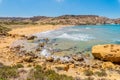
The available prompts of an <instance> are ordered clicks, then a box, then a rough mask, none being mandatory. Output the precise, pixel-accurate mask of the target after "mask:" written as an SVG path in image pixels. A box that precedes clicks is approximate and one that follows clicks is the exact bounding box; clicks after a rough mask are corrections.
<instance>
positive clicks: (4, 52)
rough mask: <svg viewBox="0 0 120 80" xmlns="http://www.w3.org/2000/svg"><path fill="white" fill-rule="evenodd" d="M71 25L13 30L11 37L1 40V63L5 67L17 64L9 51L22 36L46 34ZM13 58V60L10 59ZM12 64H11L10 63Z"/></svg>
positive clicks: (28, 27)
mask: <svg viewBox="0 0 120 80" xmlns="http://www.w3.org/2000/svg"><path fill="white" fill-rule="evenodd" d="M69 26H70V25H35V26H27V27H24V28H23V27H22V28H20V27H19V28H15V29H12V30H11V31H10V32H8V33H9V34H11V36H6V37H3V38H0V45H1V46H0V54H1V56H0V62H1V63H3V64H5V65H11V64H15V62H14V61H16V59H17V57H16V58H15V56H14V53H11V52H10V51H9V46H10V45H11V44H12V43H13V42H14V41H16V40H18V39H20V38H21V36H25V35H32V34H35V33H38V32H44V31H49V30H56V29H59V28H63V27H69ZM10 56H14V58H15V59H14V58H11V57H10ZM10 58H11V59H10ZM9 62H10V63H9Z"/></svg>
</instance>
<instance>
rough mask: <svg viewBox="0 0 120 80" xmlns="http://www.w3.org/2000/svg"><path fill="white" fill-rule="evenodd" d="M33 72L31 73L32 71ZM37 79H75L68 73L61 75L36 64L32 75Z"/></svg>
mask: <svg viewBox="0 0 120 80" xmlns="http://www.w3.org/2000/svg"><path fill="white" fill-rule="evenodd" d="M30 74H31V73H30ZM28 79H35V80H73V78H72V77H68V76H66V75H59V74H57V73H56V72H55V71H53V70H47V71H44V70H43V69H42V67H41V66H39V65H38V66H36V67H35V71H34V73H33V75H32V78H28Z"/></svg>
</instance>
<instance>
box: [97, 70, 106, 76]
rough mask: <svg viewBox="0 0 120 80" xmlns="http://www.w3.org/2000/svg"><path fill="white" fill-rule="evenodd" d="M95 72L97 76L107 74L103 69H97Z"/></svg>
mask: <svg viewBox="0 0 120 80" xmlns="http://www.w3.org/2000/svg"><path fill="white" fill-rule="evenodd" d="M95 74H96V75H98V76H99V77H103V76H107V73H106V72H105V70H101V71H97V72H95Z"/></svg>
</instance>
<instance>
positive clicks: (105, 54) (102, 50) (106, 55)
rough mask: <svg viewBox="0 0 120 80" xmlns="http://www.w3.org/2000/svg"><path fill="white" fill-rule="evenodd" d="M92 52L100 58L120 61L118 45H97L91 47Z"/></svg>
mask: <svg viewBox="0 0 120 80" xmlns="http://www.w3.org/2000/svg"><path fill="white" fill-rule="evenodd" d="M92 54H93V56H94V57H95V58H98V59H101V60H105V61H111V62H116V63H120V45H115V44H107V45H97V46H94V47H93V48H92Z"/></svg>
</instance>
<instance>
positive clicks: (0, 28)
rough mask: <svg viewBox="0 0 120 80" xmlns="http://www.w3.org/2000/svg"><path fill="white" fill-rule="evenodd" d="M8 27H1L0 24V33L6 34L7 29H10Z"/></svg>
mask: <svg viewBox="0 0 120 80" xmlns="http://www.w3.org/2000/svg"><path fill="white" fill-rule="evenodd" d="M10 30H11V29H10V28H7V27H3V26H1V25H0V34H7V32H8V31H10Z"/></svg>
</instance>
